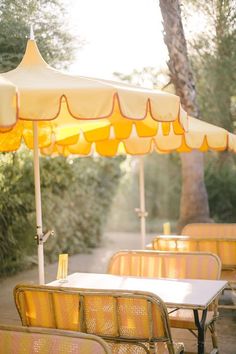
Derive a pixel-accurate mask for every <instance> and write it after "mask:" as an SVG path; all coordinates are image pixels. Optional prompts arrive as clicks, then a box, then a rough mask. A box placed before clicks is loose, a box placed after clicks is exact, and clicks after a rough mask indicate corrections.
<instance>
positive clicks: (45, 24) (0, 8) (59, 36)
mask: <svg viewBox="0 0 236 354" xmlns="http://www.w3.org/2000/svg"><path fill="white" fill-rule="evenodd" d="M67 17H68V16H67V14H66V11H65V8H64V6H63V2H62V0H50V1H48V0H41V1H38V0H26V1H22V0H1V1H0V27H1V33H0V54H1V55H0V71H1V72H4V71H7V70H10V69H13V68H15V67H16V66H17V65H18V64H19V62H20V60H21V58H22V56H23V53H24V51H25V45H26V38H27V37H29V33H30V26H31V25H33V28H34V32H35V37H36V39H38V45H39V49H40V51H41V53H42V55H43V57H44V59H45V60H46V61H47V62H48V63H50V64H52V65H54V66H64V67H65V66H66V65H67V64H68V63H69V62H70V61H71V59H72V57H73V53H74V49H75V41H74V38H73V36H72V35H71V34H70V32H69V28H68V25H67V24H68V21H66V19H67ZM80 43H81V41H80Z"/></svg>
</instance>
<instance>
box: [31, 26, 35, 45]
mask: <svg viewBox="0 0 236 354" xmlns="http://www.w3.org/2000/svg"><path fill="white" fill-rule="evenodd" d="M30 39H31V40H32V41H34V40H35V38H34V28H33V25H30Z"/></svg>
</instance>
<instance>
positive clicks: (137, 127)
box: [0, 38, 188, 284]
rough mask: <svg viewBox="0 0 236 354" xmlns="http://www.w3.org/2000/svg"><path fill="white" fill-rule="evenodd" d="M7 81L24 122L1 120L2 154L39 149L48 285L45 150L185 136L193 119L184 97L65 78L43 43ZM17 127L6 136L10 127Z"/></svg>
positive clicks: (31, 43) (31, 45)
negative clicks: (13, 87)
mask: <svg viewBox="0 0 236 354" xmlns="http://www.w3.org/2000/svg"><path fill="white" fill-rule="evenodd" d="M3 77H4V78H6V79H8V80H10V81H11V82H12V83H13V84H14V85H16V86H17V89H18V92H19V97H20V107H19V112H18V120H15V122H13V120H12V119H10V116H9V120H8V119H7V117H6V119H4V120H3V121H0V124H1V126H0V128H1V131H2V132H4V133H0V151H15V150H17V149H18V148H19V147H20V146H21V143H22V141H23V142H25V144H26V145H27V146H28V147H29V148H32V149H33V150H34V176H35V199H36V222H37V241H38V259H39V282H40V283H41V284H42V283H44V260H43V257H44V256H43V242H44V241H45V240H46V238H47V236H48V235H47V234H46V235H44V234H43V231H42V210H41V191H40V172H39V148H41V149H42V148H46V147H49V146H51V145H52V144H55V143H56V144H57V141H59V142H61V141H63V144H64V145H65V144H68V145H69V146H70V145H72V144H76V143H77V141H78V139H80V137H81V136H83V137H85V138H86V141H88V142H99V141H103V140H108V139H109V138H111V137H115V139H120V140H123V139H127V138H128V137H129V136H130V135H131V134H134V135H135V136H140V137H149V136H155V135H156V134H157V133H158V131H159V130H160V129H161V131H162V132H163V134H164V135H168V134H169V133H170V132H174V133H175V134H183V132H184V131H185V130H187V126H188V117H187V114H186V112H185V111H184V110H183V109H182V107H181V105H180V99H179V97H177V96H175V95H172V94H169V93H165V92H161V91H154V90H148V89H142V88H138V87H134V86H129V85H125V84H121V83H115V82H112V81H105V80H98V79H91V78H86V77H78V76H73V75H69V74H65V73H63V72H60V71H58V70H55V69H53V68H52V67H50V66H49V65H48V64H47V63H46V62H45V61H44V59H43V58H42V56H41V55H40V52H39V50H38V47H37V44H36V42H35V40H34V39H33V38H32V39H30V40H28V42H27V47H26V52H25V55H24V57H23V59H22V61H21V63H20V64H19V66H18V67H17V68H16V69H14V70H12V71H9V72H7V73H4V74H3ZM14 123H15V125H14V127H13V128H12V129H11V130H10V131H7V132H6V128H9V126H12V125H13V124H14Z"/></svg>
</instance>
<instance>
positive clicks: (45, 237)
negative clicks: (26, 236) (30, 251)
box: [35, 230, 55, 245]
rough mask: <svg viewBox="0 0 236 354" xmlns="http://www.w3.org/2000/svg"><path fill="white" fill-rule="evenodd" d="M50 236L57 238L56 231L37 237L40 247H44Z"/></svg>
mask: <svg viewBox="0 0 236 354" xmlns="http://www.w3.org/2000/svg"><path fill="white" fill-rule="evenodd" d="M50 236H55V232H54V230H49V231H48V232H46V233H43V234H39V235H38V234H37V235H36V236H35V240H37V244H38V245H42V244H44V242H46V241H47V239H48V238H49V237H50Z"/></svg>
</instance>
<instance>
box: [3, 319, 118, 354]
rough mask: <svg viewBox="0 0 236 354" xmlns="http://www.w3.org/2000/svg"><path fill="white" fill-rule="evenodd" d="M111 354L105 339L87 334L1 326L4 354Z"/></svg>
mask: <svg viewBox="0 0 236 354" xmlns="http://www.w3.org/2000/svg"><path fill="white" fill-rule="evenodd" d="M22 353H28V354H39V353H41V354H68V353H74V354H94V353H96V354H110V353H111V351H110V349H109V347H108V345H107V344H106V343H105V342H104V340H102V339H101V338H99V337H97V336H94V335H90V334H84V333H78V332H72V331H62V330H54V329H45V328H28V327H19V326H18V327H16V326H4V325H0V354H22Z"/></svg>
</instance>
